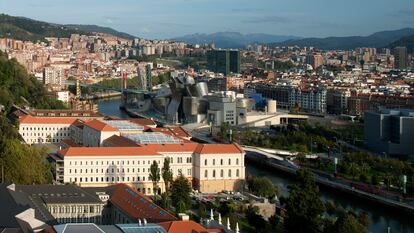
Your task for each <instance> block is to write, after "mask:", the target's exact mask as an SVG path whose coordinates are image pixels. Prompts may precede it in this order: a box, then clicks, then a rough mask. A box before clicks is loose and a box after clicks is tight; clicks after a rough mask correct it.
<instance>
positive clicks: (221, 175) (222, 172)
mask: <svg viewBox="0 0 414 233" xmlns="http://www.w3.org/2000/svg"><path fill="white" fill-rule="evenodd" d="M223 176H224V171H223V169H221V171H220V177H223Z"/></svg>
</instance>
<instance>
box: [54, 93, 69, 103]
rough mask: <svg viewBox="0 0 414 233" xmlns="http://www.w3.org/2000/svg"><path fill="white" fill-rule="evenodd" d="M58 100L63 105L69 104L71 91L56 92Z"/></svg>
mask: <svg viewBox="0 0 414 233" xmlns="http://www.w3.org/2000/svg"><path fill="white" fill-rule="evenodd" d="M56 94H57V99H58V100H60V101H62V102H63V103H69V97H70V92H69V91H58V92H56Z"/></svg>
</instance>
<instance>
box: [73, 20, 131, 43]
mask: <svg viewBox="0 0 414 233" xmlns="http://www.w3.org/2000/svg"><path fill="white" fill-rule="evenodd" d="M65 27H67V28H71V29H75V30H80V31H84V32H102V33H106V34H110V35H113V36H117V37H121V38H124V39H131V40H132V39H134V38H136V37H135V36H133V35H130V34H128V33H125V32H119V31H117V30H115V29H113V28H110V27H101V26H97V25H81V24H67V25H65Z"/></svg>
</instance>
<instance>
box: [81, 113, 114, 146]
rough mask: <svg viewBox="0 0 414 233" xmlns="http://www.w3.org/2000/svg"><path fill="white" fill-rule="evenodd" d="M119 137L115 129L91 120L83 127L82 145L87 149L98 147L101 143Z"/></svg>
mask: <svg viewBox="0 0 414 233" xmlns="http://www.w3.org/2000/svg"><path fill="white" fill-rule="evenodd" d="M114 135H118V136H119V135H120V132H119V130H118V129H117V128H115V127H112V126H110V125H108V124H106V123H104V122H102V121H99V120H91V121H88V122H86V123H85V124H84V127H83V140H82V141H83V145H84V146H89V147H99V146H101V145H102V143H103V141H104V140H106V139H108V138H110V137H112V136H114Z"/></svg>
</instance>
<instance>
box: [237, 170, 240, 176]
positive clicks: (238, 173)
mask: <svg viewBox="0 0 414 233" xmlns="http://www.w3.org/2000/svg"><path fill="white" fill-rule="evenodd" d="M239 176H240V172H239V169H237V170H236V177H239Z"/></svg>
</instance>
